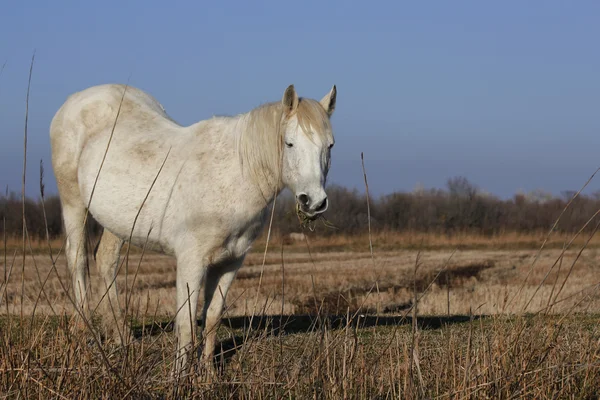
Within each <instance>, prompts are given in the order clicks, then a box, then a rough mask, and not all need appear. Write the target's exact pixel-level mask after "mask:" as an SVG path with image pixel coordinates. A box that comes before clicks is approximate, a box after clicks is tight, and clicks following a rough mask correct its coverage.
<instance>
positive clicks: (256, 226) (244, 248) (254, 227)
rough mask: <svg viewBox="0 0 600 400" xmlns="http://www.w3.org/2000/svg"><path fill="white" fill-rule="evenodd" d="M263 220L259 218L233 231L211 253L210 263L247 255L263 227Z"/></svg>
mask: <svg viewBox="0 0 600 400" xmlns="http://www.w3.org/2000/svg"><path fill="white" fill-rule="evenodd" d="M262 226H263V224H262V220H260V219H257V220H256V221H253V223H251V224H249V225H248V226H246V227H245V228H244V229H243V230H240V231H238V232H236V233H232V234H230V235H228V236H227V238H226V239H225V240H224V241H223V242H222V243H221V244H220V245H219V246H217V248H216V249H215V250H214V251H212V252H211V254H209V260H208V262H209V264H218V263H221V262H225V261H229V260H235V259H240V258H242V257H244V255H246V253H247V252H248V250H250V247H251V246H252V243H253V242H254V241H255V240H256V238H257V237H258V235H259V234H260V232H261V229H262Z"/></svg>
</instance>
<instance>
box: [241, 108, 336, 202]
mask: <svg viewBox="0 0 600 400" xmlns="http://www.w3.org/2000/svg"><path fill="white" fill-rule="evenodd" d="M295 115H296V116H297V118H298V124H299V126H300V128H301V129H302V131H303V132H304V134H305V135H307V136H308V137H309V138H310V139H311V140H313V138H314V136H315V135H317V136H320V137H321V138H322V139H326V138H328V137H331V135H332V133H331V124H330V122H329V116H328V115H327V113H326V112H325V109H324V108H323V106H322V105H321V104H320V103H319V102H318V101H316V100H312V99H306V98H300V99H299V103H298V108H297V109H296V111H295ZM239 123H241V124H243V125H242V126H240V129H238V137H237V149H238V154H239V156H240V162H241V163H242V168H243V170H244V172H248V174H249V177H250V179H252V181H254V183H256V184H258V185H259V186H260V187H263V186H264V184H265V183H266V184H267V185H268V186H269V187H271V188H272V189H274V190H276V189H281V155H282V151H283V139H284V137H283V136H284V133H285V127H286V123H287V118H285V117H284V116H283V105H282V104H281V102H273V103H267V104H263V105H262V106H259V107H257V108H255V109H253V110H252V111H250V112H248V113H247V114H244V115H243V116H241V118H240V120H239Z"/></svg>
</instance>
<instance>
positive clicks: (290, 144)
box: [285, 142, 294, 148]
mask: <svg viewBox="0 0 600 400" xmlns="http://www.w3.org/2000/svg"><path fill="white" fill-rule="evenodd" d="M285 145H286V146H287V147H288V148H289V147H294V144H293V143H288V142H285Z"/></svg>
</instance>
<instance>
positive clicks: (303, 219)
mask: <svg viewBox="0 0 600 400" xmlns="http://www.w3.org/2000/svg"><path fill="white" fill-rule="evenodd" d="M296 215H297V216H298V221H300V226H302V227H303V228H308V229H309V230H310V231H311V232H312V231H314V230H315V228H316V221H322V222H323V225H325V226H326V227H328V228H335V227H334V226H333V225H332V224H331V223H330V222H329V221H327V219H326V218H325V217H324V216H323V214H315V215H312V216H311V215H308V214H306V213H305V212H304V211H302V209H301V208H300V204H298V203H296Z"/></svg>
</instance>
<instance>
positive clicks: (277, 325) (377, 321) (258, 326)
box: [133, 314, 486, 363]
mask: <svg viewBox="0 0 600 400" xmlns="http://www.w3.org/2000/svg"><path fill="white" fill-rule="evenodd" d="M485 317H486V316H484V315H472V316H469V315H451V316H422V317H418V318H417V320H416V325H417V326H418V327H419V328H420V329H425V330H428V329H439V328H441V327H443V326H445V325H453V324H462V323H466V322H469V321H471V320H475V319H481V318H485ZM196 322H197V324H198V325H201V323H202V321H201V320H200V319H198V320H197V321H196ZM412 323H413V320H412V317H410V316H380V315H366V314H358V315H353V316H352V315H351V316H347V315H269V316H254V317H248V316H242V317H229V318H223V319H222V322H221V324H222V326H225V327H228V328H229V329H231V330H232V331H239V330H241V331H242V332H244V333H247V334H241V335H235V336H232V337H230V338H228V339H224V340H221V341H220V343H219V344H217V346H216V349H215V352H216V354H215V358H216V359H218V360H221V362H224V363H227V362H228V360H229V359H230V358H231V357H233V356H234V355H235V354H236V353H237V352H238V351H239V350H240V349H241V348H242V346H243V345H244V343H245V342H246V341H248V340H249V339H250V338H253V337H256V336H255V335H254V334H252V333H251V332H255V333H260V334H261V335H266V336H280V335H290V334H295V333H309V332H319V331H322V330H323V329H325V328H327V329H345V328H346V327H351V328H354V329H363V328H369V327H374V326H400V325H412ZM172 330H173V322H156V321H155V322H152V323H149V324H145V325H143V326H139V327H137V328H133V335H134V337H135V338H137V339H139V338H141V337H142V336H153V335H157V334H160V333H163V332H170V331H172Z"/></svg>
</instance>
